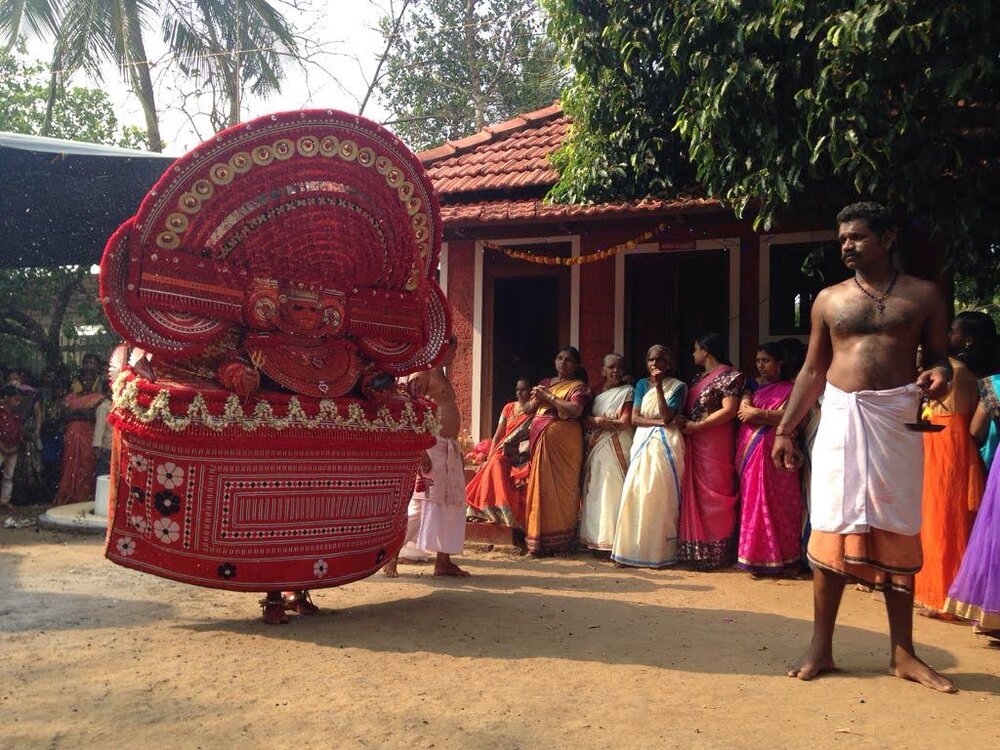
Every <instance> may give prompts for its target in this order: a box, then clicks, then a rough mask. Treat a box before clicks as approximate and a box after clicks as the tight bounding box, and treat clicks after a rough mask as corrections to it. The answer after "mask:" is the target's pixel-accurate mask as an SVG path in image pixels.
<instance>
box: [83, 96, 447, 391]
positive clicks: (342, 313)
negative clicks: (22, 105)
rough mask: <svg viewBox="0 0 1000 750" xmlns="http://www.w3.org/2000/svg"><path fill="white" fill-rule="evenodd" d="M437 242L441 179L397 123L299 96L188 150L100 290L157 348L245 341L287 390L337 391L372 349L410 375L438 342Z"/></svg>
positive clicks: (436, 352) (124, 322)
mask: <svg viewBox="0 0 1000 750" xmlns="http://www.w3.org/2000/svg"><path fill="white" fill-rule="evenodd" d="M440 245H441V225H440V221H439V218H438V211H437V199H436V197H435V195H434V191H433V188H432V186H431V184H430V181H429V180H428V178H427V175H426V174H425V172H424V170H423V167H422V166H421V164H420V163H419V162H418V161H417V159H416V158H415V157H414V156H413V155H412V154H411V153H410V151H409V150H408V149H407V148H406V147H405V146H404V145H403V144H402V143H401V142H400V141H399V140H398V139H397V138H395V137H394V136H393V135H392V134H390V133H389V132H388V131H386V130H385V129H384V128H382V127H380V126H378V125H376V124H375V123H372V122H370V121H368V120H366V119H364V118H361V117H356V116H354V115H349V114H346V113H343V112H336V111H332V110H323V111H320V110H312V111H301V112H288V113H283V114H276V115H270V116H268V117H263V118H260V119H258V120H254V121H252V122H249V123H246V124H244V125H239V126H237V127H234V128H231V129H230V130H227V131H224V132H222V133H220V134H218V135H217V136H215V137H214V138H212V139H211V140H209V141H207V142H206V143H204V144H202V145H201V146H199V147H198V148H197V149H195V150H194V151H192V152H190V153H189V154H187V155H186V156H183V157H181V158H180V159H178V160H177V161H176V162H175V163H174V164H173V165H172V166H171V167H170V168H169V169H168V171H167V172H166V173H165V174H164V175H163V177H162V178H161V179H160V180H159V182H157V184H156V185H155V186H154V187H153V189H152V190H150V192H149V194H148V195H147V197H146V199H145V200H144V201H143V203H142V205H141V206H140V208H139V211H138V212H137V214H136V215H135V216H134V217H132V218H131V219H129V220H128V221H126V222H125V223H124V224H123V225H122V226H121V227H120V228H119V229H118V231H117V232H116V233H115V234H114V235H113V236H112V237H111V239H110V240H109V242H108V246H107V248H106V250H105V254H104V260H103V262H102V264H101V297H102V300H103V303H104V307H105V310H106V312H107V315H108V318H109V319H110V321H111V324H112V325H113V327H114V328H115V330H116V331H117V332H118V333H120V334H121V335H122V336H123V337H124V338H125V339H126V340H128V341H129V342H130V343H132V344H134V345H136V346H139V347H141V348H142V349H145V350H146V351H148V352H151V353H153V354H154V355H156V356H157V357H162V358H164V359H165V360H168V361H175V362H183V361H184V360H186V359H190V358H193V357H198V356H199V355H201V354H202V353H203V352H205V351H206V350H208V349H209V348H210V347H216V348H218V347H219V346H220V345H221V346H223V347H224V346H226V345H227V344H220V342H233V341H237V342H241V343H238V344H235V345H234V346H242V347H243V349H244V350H245V351H246V352H250V353H253V354H257V353H260V354H261V355H262V356H261V357H260V358H259V359H258V361H260V360H262V361H263V364H262V365H261V367H262V369H263V370H264V371H265V372H266V373H267V374H268V375H270V376H271V377H272V378H273V379H274V380H276V381H277V382H279V383H281V384H282V385H284V386H286V387H288V388H290V389H291V390H293V391H296V392H299V393H305V394H308V395H317V396H318V395H323V396H338V395H341V394H344V393H346V392H347V391H348V390H350V389H351V387H352V386H353V385H354V384H355V382H356V380H357V377H358V374H359V373H360V372H361V370H362V369H363V368H365V367H366V366H368V365H369V364H371V363H373V364H374V366H375V368H377V369H379V370H383V371H385V372H389V373H391V374H394V375H403V374H407V373H410V372H414V371H416V370H420V369H423V368H426V367H428V366H430V365H432V364H434V363H435V362H436V360H437V359H438V358H439V357H440V356H441V354H442V353H443V350H444V346H445V344H446V343H447V340H448V336H449V327H450V320H449V316H448V312H447V303H446V301H445V299H444V296H443V294H442V292H441V289H440V287H439V286H438V284H437V281H436V271H437V264H438V253H439V250H440ZM234 332H235V333H234ZM236 334H238V335H236Z"/></svg>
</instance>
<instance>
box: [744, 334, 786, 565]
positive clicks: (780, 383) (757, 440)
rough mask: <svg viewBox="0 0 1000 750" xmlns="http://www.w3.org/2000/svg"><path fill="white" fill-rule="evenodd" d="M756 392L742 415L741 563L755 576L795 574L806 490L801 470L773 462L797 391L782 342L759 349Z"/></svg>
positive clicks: (746, 399) (747, 400) (748, 397)
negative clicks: (776, 440)
mask: <svg viewBox="0 0 1000 750" xmlns="http://www.w3.org/2000/svg"><path fill="white" fill-rule="evenodd" d="M756 364H757V372H758V374H759V376H760V377H759V379H758V381H757V382H758V383H759V385H758V386H757V388H756V390H754V391H753V393H750V392H749V391H748V392H746V393H744V394H743V399H742V401H741V402H740V409H739V412H738V417H739V420H740V422H742V423H743V424H742V425H740V428H739V433H738V439H737V443H736V469H737V473H738V474H739V478H740V536H739V550H738V554H737V563H736V566H737V567H738V568H741V569H743V570H746V571H749V572H750V573H753V574H754V575H755V576H763V575H771V576H782V575H795V574H797V573H798V570H799V560H800V554H801V552H800V533H801V528H802V494H801V489H800V487H799V475H798V472H797V471H782V470H780V469H778V468H777V467H776V466H775V465H774V462H773V461H772V460H771V448H772V447H773V446H774V428H775V426H777V424H778V422H780V421H781V415H782V413H783V412H784V410H785V404H786V403H787V402H788V396H789V395H790V394H791V392H792V380H791V378H790V377H789V372H788V368H787V367H786V364H785V354H784V352H783V351H782V349H781V347H780V345H779V344H777V343H775V342H768V343H765V344H761V345H760V348H758V349H757V357H756Z"/></svg>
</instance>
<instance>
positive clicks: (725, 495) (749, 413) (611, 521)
mask: <svg viewBox="0 0 1000 750" xmlns="http://www.w3.org/2000/svg"><path fill="white" fill-rule="evenodd" d="M997 342H998V339H997V333H996V328H995V326H994V323H993V321H992V320H991V319H990V318H989V316H987V315H985V314H983V313H979V312H966V313H961V314H959V315H958V316H957V317H956V319H955V321H954V323H953V325H952V328H951V331H950V333H949V348H950V362H951V364H952V368H953V376H952V380H951V384H950V388H949V392H948V395H947V396H945V397H944V398H942V399H941V400H939V401H938V400H933V401H930V402H928V403H926V404H925V405H924V412H923V418H924V419H926V420H928V421H929V422H932V423H939V424H946V426H947V427H946V429H944V430H943V431H941V432H929V433H927V434H926V435H925V436H924V441H925V451H924V452H925V462H924V467H923V471H924V499H923V518H924V522H923V529H922V539H923V546H924V568H923V570H922V572H921V573H920V574H918V576H917V578H916V583H915V593H916V598H917V600H918V602H920V603H921V604H922V605H924V607H925V609H924V613H925V614H929V615H931V616H939V617H948V616H949V615H948V611H950V610H954V609H955V606H953V605H948V604H947V603H946V602H947V600H948V597H949V589H950V587H951V585H952V584H953V583H954V582H955V579H956V576H957V575H958V573H959V567H960V566H961V564H962V561H963V559H964V558H966V557H967V555H966V549H967V547H968V546H969V545H970V544H971V545H973V546H974V545H975V544H976V541H975V537H976V534H973V525H974V522H975V521H976V515H977V510H978V511H979V513H978V515H979V525H980V526H981V527H983V528H982V529H979V530H977V534H978V535H979V536H981V537H983V538H984V541H983V543H982V544H986V543H987V542H986V541H985V538H986V537H987V536H988V535H990V536H991V538H992V536H997V537H1000V508H998V509H996V510H994V511H993V512H992V513H987V512H986V504H987V500H986V499H984V498H988V497H989V496H990V493H991V492H992V493H993V494H1000V469H996V468H995V467H994V469H995V470H994V472H993V474H994V475H996V478H995V481H994V482H993V483H988V484H987V483H986V482H984V479H985V478H986V477H987V476H988V473H989V471H990V468H991V465H992V464H993V453H994V452H995V449H996V445H997V443H1000V408H998V406H997V398H996V394H997V393H998V392H1000V376H998V375H995V374H994V373H996V372H997V371H998V367H997V364H998V363H997V354H998V352H997V348H998V347H997ZM692 356H693V359H694V363H695V365H697V366H698V369H699V371H700V372H699V373H698V374H697V375H696V376H695V377H694V378H693V379H692V380H691V381H690V382H688V383H683V382H681V381H679V380H677V379H675V378H673V377H671V375H670V373H671V371H672V370H673V368H674V365H675V364H676V362H675V359H674V355H673V353H672V352H670V351H669V350H668V349H667V348H666V347H663V346H660V345H654V346H652V347H650V349H649V351H648V355H647V373H646V377H643V378H642V379H640V380H638V382H635V381H633V379H632V378H630V377H629V376H628V374H627V373H626V372H624V369H623V367H624V360H623V358H622V356H621V355H619V354H608V355H607V356H606V357H605V358H604V360H603V366H602V370H601V381H600V388H599V389H592V386H591V385H590V384H589V378H588V376H587V373H586V372H585V371H584V369H583V368H582V367H581V366H580V354H579V352H578V351H577V350H576V349H574V348H573V347H566V348H565V349H563V350H561V351H560V352H559V353H558V355H557V357H556V361H555V371H556V372H555V375H554V376H553V377H552V378H548V379H546V380H543V381H542V382H541V383H539V384H537V385H532V384H531V383H529V382H527V381H525V380H520V381H518V382H517V384H516V400H514V401H512V402H510V403H508V404H507V405H506V406H504V408H503V411H502V414H501V417H500V421H499V424H498V426H497V429H496V432H495V434H494V435H493V438H492V439H491V440H489V441H483V443H481V444H480V445H478V446H476V447H475V449H474V450H473V452H472V453H471V454H470V455H469V456H468V458H469V459H470V460H471V461H472V462H473V463H476V464H478V470H477V471H476V474H475V476H474V477H473V478H472V480H471V481H470V482H469V484H468V487H467V492H466V500H467V503H468V511H467V514H468V516H469V518H470V519H471V520H475V521H482V522H487V523H495V524H502V525H506V526H509V527H511V528H512V529H514V532H513V533H514V539H515V543H518V544H520V545H522V546H523V547H524V548H525V549H526V550H527V551H528V552H530V553H533V554H536V555H542V554H550V553H553V552H559V551H565V550H571V549H574V548H576V547H578V546H584V547H587V548H590V549H593V550H599V551H604V552H605V553H610V559H611V560H613V561H614V562H615V563H617V564H618V565H620V566H633V567H648V568H660V567H664V566H667V565H672V564H678V563H679V564H682V565H688V566H690V567H694V568H697V569H702V570H708V569H716V568H722V567H729V566H733V565H736V566H737V567H739V568H741V569H743V570H746V571H748V572H750V573H751V574H753V575H754V576H796V575H799V574H801V573H802V572H804V571H807V570H808V568H809V562H808V560H807V556H806V554H805V550H806V545H807V541H808V536H809V506H810V500H809V496H810V449H811V446H812V440H813V439H814V438H815V434H816V427H817V425H818V422H819V416H820V413H821V409H822V404H821V403H816V404H815V405H814V407H813V408H812V410H811V411H810V414H809V416H808V417H807V418H806V419H805V420H804V422H803V424H801V425H800V426H799V429H798V430H797V434H796V445H797V450H796V459H797V460H796V465H795V468H794V469H793V470H788V467H783V468H779V467H777V466H776V465H775V463H774V461H773V460H772V456H771V453H772V447H773V444H774V440H775V432H776V430H775V428H776V426H777V425H778V424H779V422H780V421H781V418H782V415H783V410H784V408H785V406H786V404H787V402H788V398H789V396H790V394H791V391H792V388H793V384H794V380H795V376H796V374H797V372H798V369H799V368H800V367H801V365H802V362H803V359H804V351H803V345H802V344H801V343H800V342H799V341H798V340H796V339H786V340H783V341H779V342H765V343H762V344H761V345H760V347H759V348H758V350H757V352H756V357H755V372H754V373H752V374H749V375H748V374H745V373H742V372H740V371H739V370H738V369H736V368H735V367H733V366H732V364H731V363H730V362H729V361H728V359H727V357H726V352H725V351H724V349H723V347H722V342H721V339H720V337H719V336H717V335H714V334H709V335H706V336H703V337H701V338H699V339H698V340H697V341H696V342H695V343H694V347H693V352H692ZM980 446H982V450H981V451H980V450H979V447H980ZM998 463H1000V462H998ZM907 470H911V471H912V470H916V471H919V467H909V468H908V467H905V466H901V467H898V471H900V472H905V471H907ZM984 486H985V495H984ZM992 502H993V505H994V506H995V505H997V504H1000V498H998V499H997V500H995V501H992ZM981 503H982V505H983V508H982V509H980V504H981ZM987 525H990V526H991V528H990V529H986V528H985V527H986V526H987ZM994 527H995V528H994ZM987 532H988V533H987ZM970 537H972V538H973V541H972V542H970ZM982 544H981V545H980V546H982ZM970 549H971V548H970ZM997 552H1000V549H998V550H997ZM969 554H970V555H971V554H972V553H971V552H970V553H969ZM978 554H980V555H981V556H983V557H984V558H989V557H990V555H994V554H995V553H994V552H993V551H992V550H980V551H979V553H978ZM998 563H1000V561H998V560H995V559H992V558H991V559H990V560H987V559H984V560H982V561H981V562H977V563H976V565H978V566H979V567H980V568H982V567H984V566H985V567H986V568H987V572H989V573H990V574H991V575H994V577H995V578H997V579H998V580H997V581H996V582H995V583H996V585H997V586H998V589H997V590H998V591H1000V569H997V570H996V572H995V573H992V570H993V569H996V568H998V567H1000V565H998ZM969 564H972V563H971V562H970V563H969ZM983 577H985V575H981V576H980V578H983ZM991 585H992V584H991ZM959 614H962V613H961V612H959ZM969 619H976V618H975V617H970V618H969Z"/></svg>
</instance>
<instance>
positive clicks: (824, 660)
mask: <svg viewBox="0 0 1000 750" xmlns="http://www.w3.org/2000/svg"><path fill="white" fill-rule="evenodd" d="M836 669H837V665H836V664H835V663H834V661H833V656H832V655H831V654H828V653H815V652H814V650H813V649H812V648H810V649H809V650H808V651H806V652H805V654H803V655H802V658H800V659H799V660H798V661H796V662H793V663H791V664H789V665H788V669H787V671H786V672H785V674H787V675H788V676H789V677H796V678H798V679H800V680H806V681H808V680H811V679H812V678H813V677H818V676H819V675H821V674H823V673H824V672H833V671H835V670H836Z"/></svg>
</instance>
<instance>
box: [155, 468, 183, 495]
mask: <svg viewBox="0 0 1000 750" xmlns="http://www.w3.org/2000/svg"><path fill="white" fill-rule="evenodd" d="M156 481H157V482H159V483H160V484H162V485H163V486H164V487H166V488H167V489H168V490H172V489H174V487H180V486H181V483H182V482H183V481H184V469H182V468H180V467H179V466H177V464H174V463H171V462H170V461H167V462H166V463H162V464H160V465H159V466H157V467H156Z"/></svg>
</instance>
